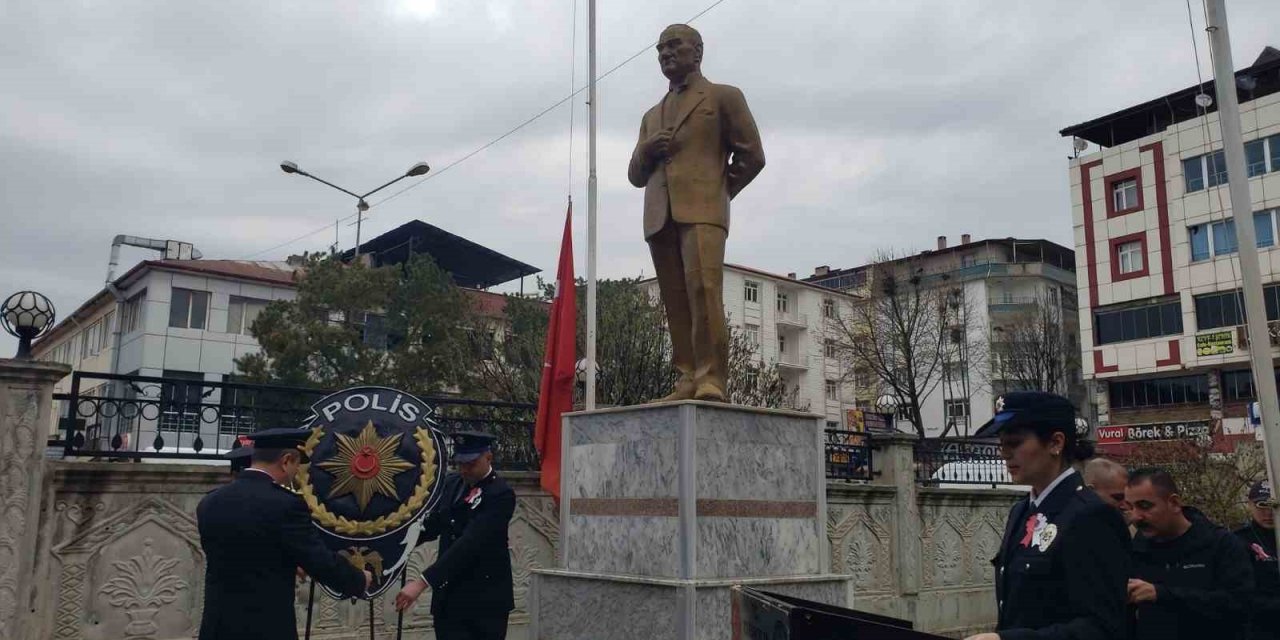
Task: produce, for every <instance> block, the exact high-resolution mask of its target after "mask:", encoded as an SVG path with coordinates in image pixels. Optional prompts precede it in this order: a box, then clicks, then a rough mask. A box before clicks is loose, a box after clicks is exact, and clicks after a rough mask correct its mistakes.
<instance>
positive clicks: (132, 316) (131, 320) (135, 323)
mask: <svg viewBox="0 0 1280 640" xmlns="http://www.w3.org/2000/svg"><path fill="white" fill-rule="evenodd" d="M146 295H147V292H146V291H143V292H141V293H139V294H138V295H136V296H134V297H132V298H129V300H128V301H126V302H125V303H124V308H122V309H121V310H120V326H121V328H122V329H123V331H124V333H132V332H134V331H137V330H138V328H139V327H141V326H142V301H143V300H144V299H146Z"/></svg>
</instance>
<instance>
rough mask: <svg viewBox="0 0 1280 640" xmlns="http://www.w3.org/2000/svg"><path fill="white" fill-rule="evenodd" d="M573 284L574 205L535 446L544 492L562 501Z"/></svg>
mask: <svg viewBox="0 0 1280 640" xmlns="http://www.w3.org/2000/svg"><path fill="white" fill-rule="evenodd" d="M574 285H575V283H574V280H573V203H572V202H571V203H569V210H568V212H567V213H566V214H565V220H564V240H562V241H561V244H560V266H559V268H558V269H556V294H555V299H553V300H552V301H551V320H550V322H548V323H547V348H546V352H545V355H543V360H542V383H541V384H540V385H539V387H538V422H537V426H535V427H534V431H533V444H534V446H535V447H537V448H538V457H539V458H541V460H542V481H541V483H542V488H543V489H545V490H546V491H547V493H550V494H551V495H552V496H554V497H555V499H556V502H559V501H560V414H562V413H564V412H566V411H569V410H571V409H572V408H573V376H574V367H575V364H576V362H577V356H576V352H575V350H574V347H575V344H576V342H577V327H578V317H577V316H578V306H577V291H576V289H575V287H574Z"/></svg>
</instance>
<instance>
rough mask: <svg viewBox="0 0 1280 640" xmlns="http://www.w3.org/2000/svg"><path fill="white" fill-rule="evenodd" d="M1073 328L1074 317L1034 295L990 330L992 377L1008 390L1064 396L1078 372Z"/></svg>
mask: <svg viewBox="0 0 1280 640" xmlns="http://www.w3.org/2000/svg"><path fill="white" fill-rule="evenodd" d="M1074 326H1075V321H1074V318H1072V317H1069V316H1068V315H1067V314H1064V313H1063V310H1062V306H1061V304H1060V303H1059V302H1058V301H1057V300H1055V299H1052V298H1050V297H1048V296H1045V295H1043V294H1037V295H1036V297H1035V300H1034V301H1033V302H1032V303H1031V304H1029V305H1028V306H1027V307H1026V308H1025V309H1024V310H1022V311H1019V312H1017V313H1016V314H1014V315H1013V316H1012V317H1011V318H1010V319H1009V320H1008V321H1007V322H1003V323H1001V324H999V325H998V326H995V327H992V334H993V336H994V337H995V341H994V343H993V345H992V351H993V352H994V355H995V356H996V358H995V359H994V362H993V367H992V369H993V371H992V375H993V376H995V377H997V378H1000V379H1001V380H1002V381H1003V383H1004V386H1005V387H1006V388H1008V389H1034V390H1039V391H1048V392H1050V393H1058V394H1063V395H1067V394H1068V392H1069V390H1070V387H1071V384H1072V382H1073V381H1074V380H1075V374H1076V372H1077V371H1079V369H1080V343H1079V339H1078V338H1077V337H1076V332H1075V331H1074V330H1073V329H1072V327H1074Z"/></svg>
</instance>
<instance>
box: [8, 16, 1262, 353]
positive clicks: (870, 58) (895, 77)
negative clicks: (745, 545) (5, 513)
mask: <svg viewBox="0 0 1280 640" xmlns="http://www.w3.org/2000/svg"><path fill="white" fill-rule="evenodd" d="M713 1H714V0H697V1H694V2H689V1H675V0H651V1H649V2H634V1H624V0H599V5H600V6H599V14H600V15H599V26H598V39H599V57H598V59H599V63H598V64H599V71H600V72H602V73H603V72H604V71H606V70H608V69H610V68H612V67H613V66H614V65H616V64H618V63H619V62H622V61H623V60H625V59H626V58H627V57H629V56H631V55H632V54H634V53H636V52H637V51H641V50H645V52H644V53H643V54H642V55H641V56H640V57H639V58H637V59H635V60H634V61H632V62H631V63H630V64H627V65H626V66H624V67H622V68H621V69H619V70H618V71H617V72H615V73H614V74H613V75H611V76H609V77H608V78H607V79H604V80H603V81H601V83H600V85H599V94H600V95H599V103H600V111H599V126H600V134H599V193H600V205H599V216H600V243H599V247H600V274H601V276H602V277H616V276H634V275H639V274H642V273H643V274H651V273H652V267H651V266H650V263H649V257H648V252H647V249H646V247H645V244H644V242H643V239H642V233H641V224H640V217H641V204H642V191H641V190H639V189H635V188H632V187H631V185H630V184H629V183H628V182H627V179H626V165H627V160H628V158H629V156H630V153H631V149H632V147H633V145H634V144H635V136H636V133H637V130H638V127H639V121H640V116H641V114H642V113H643V112H644V111H645V110H646V109H647V108H648V107H649V106H650V105H652V104H654V103H655V102H656V101H657V100H658V99H659V98H660V97H661V95H662V93H663V92H664V91H665V89H666V81H665V79H664V78H663V77H662V75H661V73H660V71H659V69H658V65H657V61H656V53H654V52H653V51H652V49H651V48H649V45H651V44H652V43H653V41H655V40H656V38H657V35H658V33H659V32H660V31H661V29H662V28H663V27H664V26H665V25H667V24H669V23H673V22H683V21H685V20H687V19H689V18H690V17H692V16H693V15H695V14H697V13H698V12H699V11H701V10H703V9H705V8H706V7H707V6H708V5H710V4H712V2H713ZM578 5H579V6H578V7H577V12H578V14H577V22H576V28H575V23H574V21H573V12H574V3H573V0H361V1H360V2H341V3H335V2H312V1H303V0H221V1H220V2H204V3H175V2H155V1H146V2H142V1H128V0H110V1H81V2H72V1H69V0H65V1H64V0H58V1H54V2H46V1H37V0H5V1H3V2H0V25H4V29H3V37H0V60H2V61H3V62H0V86H2V87H4V90H3V91H0V176H2V178H0V180H2V184H3V187H2V188H0V203H2V204H3V209H2V211H3V216H4V225H3V228H4V233H3V234H0V256H2V257H3V262H2V264H3V265H4V266H3V267H0V293H2V294H4V295H7V294H8V293H9V292H11V291H16V290H19V289H25V288H32V289H36V290H39V291H42V292H44V293H45V294H47V295H49V296H50V297H51V298H52V299H53V301H54V302H55V304H56V305H57V307H58V309H59V312H60V314H66V313H69V312H71V311H72V310H73V309H74V308H75V307H77V306H78V305H79V304H80V303H81V302H83V301H84V300H85V299H86V298H87V297H88V296H90V295H92V294H93V293H94V292H96V291H98V290H99V289H101V287H102V280H103V277H104V276H105V272H106V266H107V258H108V253H109V248H110V243H111V239H112V237H113V236H115V235H116V234H118V233H126V234H131V235H139V236H147V237H153V238H161V239H178V240H183V241H187V242H191V243H193V244H195V245H196V247H197V248H199V249H200V250H201V251H202V252H203V253H204V255H205V257H206V258H232V259H241V258H255V259H265V260H280V259H284V258H285V257H287V256H288V255H289V254H290V253H301V252H302V251H304V250H322V249H324V248H326V247H327V246H328V245H329V244H330V243H332V242H333V241H334V229H333V222H334V220H335V219H336V218H339V217H344V216H348V215H350V214H352V213H353V211H354V206H353V205H354V203H353V202H351V200H350V199H349V198H348V197H347V196H345V195H343V194H341V193H338V192H336V191H332V190H330V189H328V188H326V187H324V186H323V185H320V184H318V183H315V182H312V181H309V180H306V179H305V178H300V177H297V176H287V175H285V174H284V173H282V172H281V171H280V170H279V168H278V164H279V162H280V161H281V160H284V159H291V160H294V161H296V162H297V163H298V164H299V165H300V166H301V167H302V168H304V169H306V170H309V171H311V172H312V173H314V174H316V175H318V176H320V177H323V178H325V179H327V180H330V181H332V182H335V183H338V184H340V185H343V186H345V187H347V188H349V189H351V190H353V191H361V192H362V191H365V190H368V189H371V188H373V187H375V186H377V185H379V184H381V183H382V182H384V181H386V180H388V179H390V178H391V177H394V176H396V175H398V174H399V173H401V172H403V171H404V170H405V169H407V168H408V167H409V166H410V165H412V164H413V163H415V162H417V161H426V162H428V163H430V164H431V166H432V167H433V172H432V175H433V177H430V178H429V179H428V180H427V181H425V182H424V183H422V184H421V185H420V186H417V187H415V188H413V189H411V190H409V191H407V192H405V193H403V194H402V195H399V196H398V197H396V198H394V199H392V200H390V201H387V202H386V203H384V204H379V205H376V206H374V208H373V209H372V210H371V211H370V212H369V214H370V217H369V218H368V221H367V222H366V224H365V226H364V231H363V234H364V237H365V238H369V237H372V236H373V235H376V234H378V233H381V232H383V231H386V230H388V229H391V228H394V227H396V226H398V225H400V224H402V223H404V222H406V221H408V220H411V219H414V218H418V219H421V220H424V221H427V222H430V223H432V224H435V225H438V226H440V227H443V228H444V229H446V230H448V231H451V232H453V233H456V234H458V235H461V236H463V237H466V238H469V239H471V240H474V241H476V242H479V243H481V244H484V245H486V246H489V247H492V248H493V249H496V250H497V251H500V252H502V253H505V254H507V255H509V256H512V257H514V258H517V259H519V260H522V261H525V262H527V263H530V264H532V265H534V266H536V267H539V268H542V269H544V270H545V275H547V276H548V277H549V278H553V277H554V272H555V266H556V259H557V255H558V250H559V240H560V233H561V230H562V224H563V216H564V208H565V201H566V197H567V195H568V194H569V192H570V190H571V188H570V185H571V184H572V194H573V199H574V202H575V209H576V211H575V220H574V233H575V243H576V247H577V260H576V265H577V270H578V273H579V274H580V275H582V274H585V270H586V262H585V246H586V118H585V114H586V110H585V106H584V103H585V97H586V96H585V93H584V94H582V95H581V96H579V98H577V99H575V100H573V101H572V103H571V105H572V107H573V109H574V110H575V111H576V115H577V116H578V117H577V119H576V122H577V125H576V129H575V134H574V144H573V149H572V152H571V150H570V144H569V139H570V138H569V126H570V104H566V105H564V106H562V107H559V108H557V109H556V110H554V111H552V112H551V113H549V114H548V115H547V116H545V117H543V118H542V119H540V120H538V121H537V122H535V123H533V124H531V125H529V126H527V127H525V128H523V129H521V130H520V131H518V132H516V133H515V134H513V135H512V136H510V137H508V138H506V139H505V140H503V141H501V142H499V143H497V144H495V145H493V146H492V147H490V148H488V149H487V150H485V151H483V152H481V153H479V154H476V155H475V156H474V157H472V158H470V159H469V160H467V161H465V162H462V163H461V164H458V165H457V166H455V167H453V168H452V169H450V170H448V171H445V172H441V170H442V169H444V168H445V167H446V166H448V165H449V164H450V163H453V162H455V161H457V160H459V159H460V158H462V157H464V156H466V155H468V154H470V153H472V152H474V151H475V150H477V149H479V148H480V147H481V146H483V145H485V144H486V143H488V142H489V141H491V140H493V139H494V138H496V137H497V136H499V135H501V134H502V133H503V132H505V131H507V130H509V129H511V128H512V127H514V126H516V125H517V124H519V123H520V122H522V121H524V120H526V119H528V118H529V117H532V116H533V115H535V114H537V113H538V112H540V111H542V110H543V109H544V108H546V107H548V106H550V105H552V104H554V103H556V102H557V101H559V100H560V99H562V98H564V97H565V96H566V95H568V93H569V91H570V86H571V80H570V66H571V61H572V58H573V56H572V55H571V51H572V46H573V40H574V38H573V34H574V33H575V31H576V33H577V59H578V60H577V65H576V68H577V75H576V84H577V85H578V86H581V85H582V84H584V83H585V78H586V0H578ZM1229 5H1230V6H1229V8H1228V9H1229V12H1230V16H1229V17H1230V20H1231V37H1232V39H1233V44H1234V46H1233V55H1234V57H1235V64H1236V67H1237V68H1240V67H1244V66H1247V65H1248V64H1249V63H1250V62H1252V60H1253V59H1254V58H1255V57H1256V56H1257V54H1258V52H1259V51H1260V50H1261V48H1262V47H1263V46H1264V45H1265V44H1268V43H1270V44H1280V10H1277V9H1276V5H1275V0H1231V1H1230V2H1229ZM1193 8H1194V11H1195V12H1196V18H1195V20H1196V26H1197V31H1196V33H1197V36H1198V37H1199V38H1200V54H1201V65H1202V70H1203V73H1204V74H1206V77H1208V76H1209V75H1211V73H1212V70H1211V68H1210V66H1209V62H1208V53H1207V46H1206V44H1205V41H1204V39H1203V31H1202V30H1201V27H1202V26H1203V24H1202V23H1203V17H1202V16H1203V14H1202V13H1201V11H1202V10H1201V8H1200V5H1199V3H1198V2H1197V3H1194V4H1193ZM694 25H695V26H696V27H697V28H698V29H699V30H700V31H701V32H702V34H703V37H704V39H705V41H706V54H705V60H704V63H703V71H704V73H705V74H706V76H707V77H708V78H710V79H711V80H713V81H715V82H721V83H727V84H733V85H736V86H738V87H740V88H741V89H742V90H743V91H744V93H745V94H746V97H747V101H748V103H749V104H750V106H751V109H752V111H753V112H754V114H755V118H756V121H757V123H758V124H759V127H760V131H761V134H762V137H763V141H764V148H765V151H766V155H767V157H768V167H767V168H766V169H765V171H764V173H763V174H761V176H760V177H759V178H757V179H756V181H755V182H754V183H752V184H751V186H750V187H748V188H747V189H746V190H745V191H744V192H743V193H742V194H741V196H740V197H738V198H737V199H736V200H735V201H734V203H733V221H734V222H733V224H734V226H733V229H732V232H731V234H730V236H729V244H728V260H729V261H731V262H736V263H741V264H745V265H749V266H753V267H756V268H760V269H765V270H769V271H774V272H778V273H786V272H789V271H795V272H798V273H800V274H801V275H802V276H803V275H807V274H808V273H811V272H812V269H813V268H814V267H815V266H818V265H822V264H828V265H831V266H833V267H841V266H852V265H856V264H861V263H863V262H864V261H865V259H866V258H867V257H868V256H869V255H870V254H871V253H872V252H873V251H874V250H876V249H877V248H896V249H924V248H928V247H930V246H932V244H933V243H934V238H935V237H936V236H938V235H944V234H945V235H947V236H950V237H951V239H952V242H955V241H957V240H958V237H959V235H960V234H961V233H970V234H972V235H973V237H974V238H975V239H977V238H984V237H1007V236H1018V237H1026V238H1034V237H1044V238H1048V239H1050V240H1053V241H1056V242H1059V243H1062V244H1066V245H1068V246H1070V244H1071V240H1072V235H1071V218H1070V209H1069V199H1068V191H1067V184H1068V180H1067V155H1068V154H1069V153H1070V151H1071V149H1070V140H1066V139H1063V138H1060V137H1059V136H1058V133H1057V132H1058V130H1059V129H1061V128H1063V127H1065V126H1067V125H1071V124H1075V123H1079V122H1082V121H1085V120H1088V119H1091V118H1094V117H1097V116H1101V115H1104V114H1106V113H1109V112H1111V111H1114V110H1117V109H1120V108H1123V107H1127V106H1130V105H1133V104H1136V103H1138V102H1142V101H1145V100H1148V99H1151V98H1155V97H1158V96H1160V95H1162V94H1164V93H1167V92H1169V91H1172V90H1176V89H1181V88H1183V87H1185V86H1188V85H1190V84H1193V83H1194V82H1195V81H1196V67H1195V61H1194V56H1193V53H1192V46H1191V31H1190V28H1189V26H1188V23H1187V9H1186V5H1185V3H1184V2H1181V1H1179V0H1159V1H1155V0H1147V1H1145V2H1114V1H1107V0H1084V1H1081V0H1073V1H1071V2H1066V1H1058V2H1047V1H1041V2H1019V1H1014V0H1003V1H997V0H986V1H967V0H945V1H944V0H933V1H932V2H907V1H904V0H900V1H897V2H863V1H856V0H826V1H821V2H819V1H815V0H796V1H793V2H776V1H772V0H769V1H766V0H724V2H722V3H721V4H719V5H718V6H716V7H715V8H714V9H712V10H711V11H710V12H708V13H707V14H706V15H704V16H702V17H700V18H699V19H697V20H696V21H695V22H694ZM571 158H572V161H573V173H572V183H571V182H570V159H571ZM437 174H438V175H437ZM401 184H402V185H407V184H411V183H410V182H409V181H405V182H402V183H401ZM388 193H391V192H388ZM373 202H374V203H376V202H378V199H377V197H376V196H375V198H374V199H373ZM326 225H327V227H326ZM317 229H322V230H321V231H320V232H319V233H316V234H314V235H312V236H310V237H307V238H305V239H303V240H300V241H298V242H294V243H292V244H288V245H287V246H283V247H279V245H281V244H282V243H285V242H287V241H289V240H291V239H293V238H296V237H298V236H300V235H302V234H304V233H306V232H308V231H312V230H317ZM339 232H340V234H341V242H342V245H343V246H344V247H349V246H350V245H351V244H352V243H353V242H354V236H355V229H354V227H348V226H346V225H345V224H344V225H343V226H341V227H340V229H339ZM154 255H155V254H154V253H150V252H146V251H143V250H137V249H131V250H126V251H125V252H124V260H123V264H122V269H127V268H128V267H129V266H132V265H133V264H134V263H136V262H137V261H139V260H142V259H147V258H151V257H153V256H154ZM5 339H6V340H5V341H4V342H0V352H3V355H8V354H9V352H11V351H12V349H13V345H14V341H12V340H10V339H8V336H5Z"/></svg>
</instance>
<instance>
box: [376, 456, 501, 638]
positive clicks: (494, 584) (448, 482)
mask: <svg viewBox="0 0 1280 640" xmlns="http://www.w3.org/2000/svg"><path fill="white" fill-rule="evenodd" d="M451 438H452V439H453V462H454V464H455V465H456V466H457V472H456V473H451V474H449V475H448V476H447V477H445V479H444V485H443V487H442V488H441V491H442V493H441V494H440V495H441V496H442V499H441V501H440V504H439V505H437V506H436V508H435V509H434V510H433V511H432V512H431V514H430V515H429V516H427V520H426V522H425V523H424V527H423V540H422V542H427V541H431V540H435V539H436V538H439V539H440V547H439V553H438V554H437V555H436V561H435V564H433V565H431V566H430V567H427V569H426V571H424V572H423V573H422V577H421V578H419V579H416V580H413V581H412V582H410V583H409V584H407V585H405V587H404V589H402V590H401V591H400V593H399V594H397V595H396V608H397V609H399V610H401V611H403V610H405V609H407V608H408V607H411V606H413V603H414V602H415V601H416V600H417V599H418V596H420V595H422V592H423V590H425V589H426V588H427V586H428V585H430V587H431V593H432V596H431V615H432V617H433V618H434V620H435V632H436V638H438V639H439V640H491V639H500V638H505V637H506V635H507V617H508V616H509V615H510V614H511V610H512V609H514V608H515V596H514V593H513V591H512V582H511V555H510V552H509V551H508V548H507V526H508V525H509V524H510V522H511V516H512V515H513V514H514V513H515V509H516V494H515V492H514V491H512V490H511V487H508V486H507V483H506V482H505V481H503V479H502V478H501V477H499V476H498V474H497V473H495V472H494V470H493V452H492V451H491V446H492V443H493V436H490V435H487V434H484V433H475V432H460V433H455V434H453V435H452V436H451Z"/></svg>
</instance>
